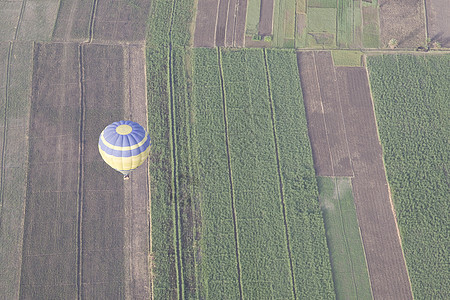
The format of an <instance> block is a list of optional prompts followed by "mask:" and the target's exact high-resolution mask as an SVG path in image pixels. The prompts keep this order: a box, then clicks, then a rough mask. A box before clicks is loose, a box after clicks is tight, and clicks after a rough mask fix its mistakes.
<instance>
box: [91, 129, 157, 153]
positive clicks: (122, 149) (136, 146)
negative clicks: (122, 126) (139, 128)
mask: <svg viewBox="0 0 450 300" xmlns="http://www.w3.org/2000/svg"><path fill="white" fill-rule="evenodd" d="M100 139H101V140H102V142H103V144H105V145H106V146H107V147H108V148H110V149H114V150H120V151H126V150H133V149H136V148H139V147H140V146H142V145H144V144H145V142H146V141H147V139H148V134H147V133H146V134H145V137H144V138H143V139H142V141H140V142H139V143H138V144H135V145H133V146H127V147H120V146H114V145H113V144H110V143H108V142H107V141H106V139H105V138H104V137H103V132H102V134H101V135H100Z"/></svg>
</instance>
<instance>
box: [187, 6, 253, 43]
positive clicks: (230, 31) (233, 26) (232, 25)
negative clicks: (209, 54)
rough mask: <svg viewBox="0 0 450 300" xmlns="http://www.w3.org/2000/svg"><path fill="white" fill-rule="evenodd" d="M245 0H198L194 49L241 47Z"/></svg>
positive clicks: (243, 30)
mask: <svg viewBox="0 0 450 300" xmlns="http://www.w3.org/2000/svg"><path fill="white" fill-rule="evenodd" d="M246 12H247V0H199V1H198V4H197V16H196V21H195V31H194V47H215V46H217V47H222V46H225V47H243V46H244V33H245V18H246V16H247V13H246Z"/></svg>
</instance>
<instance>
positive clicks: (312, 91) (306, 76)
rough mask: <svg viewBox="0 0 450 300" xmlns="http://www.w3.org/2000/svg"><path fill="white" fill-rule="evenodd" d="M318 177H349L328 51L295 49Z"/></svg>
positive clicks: (347, 160)
mask: <svg viewBox="0 0 450 300" xmlns="http://www.w3.org/2000/svg"><path fill="white" fill-rule="evenodd" d="M297 58H298V64H299V72H300V78H301V83H302V91H303V97H304V101H305V107H306V113H307V119H308V122H309V123H308V126H309V127H310V133H309V134H310V139H311V146H312V150H313V158H314V163H315V166H316V173H317V175H318V176H353V171H352V167H351V162H350V154H349V149H348V145H347V138H346V132H345V125H344V120H343V117H342V108H341V104H340V99H339V93H338V89H337V83H336V75H335V73H334V66H333V59H332V57H331V52H329V51H327V52H321V51H315V52H298V55H297Z"/></svg>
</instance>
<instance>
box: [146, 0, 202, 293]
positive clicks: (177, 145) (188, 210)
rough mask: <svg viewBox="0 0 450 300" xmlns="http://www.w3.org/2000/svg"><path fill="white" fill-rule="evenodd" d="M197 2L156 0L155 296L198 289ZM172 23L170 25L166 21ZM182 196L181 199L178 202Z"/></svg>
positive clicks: (152, 109) (152, 85)
mask: <svg viewBox="0 0 450 300" xmlns="http://www.w3.org/2000/svg"><path fill="white" fill-rule="evenodd" d="M192 6H193V2H192V1H172V0H157V1H153V2H152V11H151V13H150V16H149V26H148V29H149V30H148V36H147V39H146V40H147V86H148V90H147V91H148V124H149V134H150V136H151V137H152V140H153V141H154V143H153V145H152V150H151V154H150V161H149V173H150V177H151V229H152V232H151V241H152V242H151V250H150V251H151V259H152V260H153V261H152V266H151V268H152V271H151V272H152V274H153V277H152V278H151V285H152V295H151V297H152V298H153V299H176V298H179V299H184V298H186V299H191V298H195V295H196V294H197V293H198V289H197V273H196V268H195V267H194V266H195V265H196V263H195V260H196V257H195V256H196V253H195V252H194V250H195V247H194V244H195V243H196V241H194V239H193V236H194V227H195V226H194V223H193V221H192V220H193V219H192V216H193V215H194V213H193V210H192V206H193V203H194V201H193V199H194V196H193V190H194V189H193V181H194V180H193V178H192V175H191V174H192V168H191V163H192V162H191V161H190V160H189V156H190V155H191V153H190V151H191V150H190V146H186V144H187V143H190V141H189V137H190V135H191V129H190V127H189V122H190V120H189V118H190V110H191V108H190V104H189V97H190V96H189V91H188V86H187V84H188V79H187V77H186V65H185V64H186V60H185V59H186V57H188V54H187V51H185V49H184V47H185V46H187V45H188V43H189V41H190V32H189V26H187V24H190V20H191V19H192V13H193V12H192ZM168 21H169V22H170V26H160V24H163V23H164V24H165V23H167V22H168ZM175 201H176V203H175Z"/></svg>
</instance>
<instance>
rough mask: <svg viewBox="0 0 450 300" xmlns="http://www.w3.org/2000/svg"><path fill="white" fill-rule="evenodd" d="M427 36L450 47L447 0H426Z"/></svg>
mask: <svg viewBox="0 0 450 300" xmlns="http://www.w3.org/2000/svg"><path fill="white" fill-rule="evenodd" d="M425 5H426V10H427V30H428V38H430V39H431V41H432V42H434V41H437V42H439V43H441V46H442V47H446V48H450V22H449V18H450V5H449V3H448V1H447V0H426V1H425Z"/></svg>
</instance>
